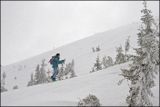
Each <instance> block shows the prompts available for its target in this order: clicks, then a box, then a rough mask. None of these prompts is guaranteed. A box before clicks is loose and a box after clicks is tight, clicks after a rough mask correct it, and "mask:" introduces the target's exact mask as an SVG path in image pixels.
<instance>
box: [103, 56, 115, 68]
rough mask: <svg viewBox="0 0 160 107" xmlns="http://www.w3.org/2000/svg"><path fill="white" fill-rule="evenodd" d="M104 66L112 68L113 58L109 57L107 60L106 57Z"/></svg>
mask: <svg viewBox="0 0 160 107" xmlns="http://www.w3.org/2000/svg"><path fill="white" fill-rule="evenodd" d="M102 65H103V66H104V68H108V67H110V66H112V65H113V59H112V57H110V56H108V57H107V58H106V56H104V57H103V59H102Z"/></svg>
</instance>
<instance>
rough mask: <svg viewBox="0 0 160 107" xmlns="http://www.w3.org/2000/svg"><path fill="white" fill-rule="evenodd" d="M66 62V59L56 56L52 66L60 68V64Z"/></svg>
mask: <svg viewBox="0 0 160 107" xmlns="http://www.w3.org/2000/svg"><path fill="white" fill-rule="evenodd" d="M62 63H64V60H59V57H58V56H55V58H54V60H53V63H52V68H58V64H62Z"/></svg>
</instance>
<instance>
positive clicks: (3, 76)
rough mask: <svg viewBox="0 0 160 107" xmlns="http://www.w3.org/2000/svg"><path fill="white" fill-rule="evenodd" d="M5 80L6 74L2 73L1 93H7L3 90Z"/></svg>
mask: <svg viewBox="0 0 160 107" xmlns="http://www.w3.org/2000/svg"><path fill="white" fill-rule="evenodd" d="M5 78H6V73H5V72H3V74H2V80H1V92H5V91H8V90H7V89H6V88H5Z"/></svg>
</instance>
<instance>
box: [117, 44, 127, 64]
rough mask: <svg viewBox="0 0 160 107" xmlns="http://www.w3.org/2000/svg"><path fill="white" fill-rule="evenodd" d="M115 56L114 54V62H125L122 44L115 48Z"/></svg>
mask: <svg viewBox="0 0 160 107" xmlns="http://www.w3.org/2000/svg"><path fill="white" fill-rule="evenodd" d="M116 51H117V56H116V61H115V64H121V63H124V62H125V55H124V54H123V49H122V46H120V47H118V48H117V50H116Z"/></svg>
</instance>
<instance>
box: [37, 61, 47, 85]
mask: <svg viewBox="0 0 160 107" xmlns="http://www.w3.org/2000/svg"><path fill="white" fill-rule="evenodd" d="M46 66H47V64H46V63H45V59H43V60H42V64H41V68H40V81H39V82H40V83H46V82H47V76H46Z"/></svg>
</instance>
